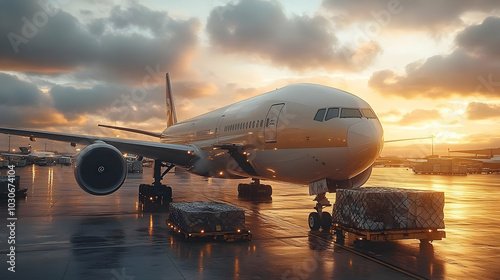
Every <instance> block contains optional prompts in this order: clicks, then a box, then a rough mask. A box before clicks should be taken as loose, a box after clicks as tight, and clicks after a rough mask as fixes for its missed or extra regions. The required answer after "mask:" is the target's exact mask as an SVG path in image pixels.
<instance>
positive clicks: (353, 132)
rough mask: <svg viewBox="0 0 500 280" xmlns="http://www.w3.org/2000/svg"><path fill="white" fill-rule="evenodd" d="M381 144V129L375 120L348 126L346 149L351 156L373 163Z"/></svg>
mask: <svg viewBox="0 0 500 280" xmlns="http://www.w3.org/2000/svg"><path fill="white" fill-rule="evenodd" d="M382 144H383V132H382V127H381V126H380V123H379V122H378V121H377V120H372V119H368V120H361V121H360V122H357V123H355V124H353V125H351V126H349V130H348V133H347V147H348V148H349V152H350V154H351V156H353V157H356V158H360V159H361V160H363V161H365V160H366V161H367V162H368V161H372V162H373V161H374V160H375V159H376V158H377V157H378V156H379V154H380V151H381V150H382Z"/></svg>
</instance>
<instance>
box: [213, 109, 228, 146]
mask: <svg viewBox="0 0 500 280" xmlns="http://www.w3.org/2000/svg"><path fill="white" fill-rule="evenodd" d="M224 117H226V115H222V116H221V117H220V119H219V121H218V122H217V126H216V127H215V142H216V143H218V142H219V136H220V134H221V132H222V124H223V123H224Z"/></svg>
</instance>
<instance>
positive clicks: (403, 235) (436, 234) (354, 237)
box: [332, 223, 446, 244]
mask: <svg viewBox="0 0 500 280" xmlns="http://www.w3.org/2000/svg"><path fill="white" fill-rule="evenodd" d="M332 233H334V234H336V235H337V238H338V240H339V239H340V240H341V241H342V240H343V241H347V243H349V244H350V243H353V242H359V241H391V240H401V239H419V240H420V242H421V243H430V242H432V241H434V240H441V239H443V238H446V232H445V231H444V230H439V229H400V230H396V229H393V230H381V231H367V230H360V229H356V228H352V227H348V226H343V225H340V224H338V223H333V225H332Z"/></svg>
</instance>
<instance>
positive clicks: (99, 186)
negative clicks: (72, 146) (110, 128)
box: [75, 142, 127, 195]
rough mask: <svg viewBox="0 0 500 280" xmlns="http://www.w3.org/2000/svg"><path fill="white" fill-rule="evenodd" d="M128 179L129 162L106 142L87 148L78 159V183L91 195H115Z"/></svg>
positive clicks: (76, 171)
mask: <svg viewBox="0 0 500 280" xmlns="http://www.w3.org/2000/svg"><path fill="white" fill-rule="evenodd" d="M126 177H127V162H126V161H125V158H124V157H123V155H122V153H121V152H120V151H119V150H118V149H117V148H115V147H113V146H111V145H109V144H106V143H104V142H97V143H95V144H92V145H90V146H88V147H86V148H85V149H83V150H82V151H81V152H80V154H78V156H77V158H76V166H75V178H76V182H77V183H78V185H80V188H82V189H83V190H84V191H86V192H88V193H90V194H94V195H107V194H110V193H113V192H114V191H116V190H118V189H119V188H120V187H121V186H122V184H123V182H124V181H125V178H126Z"/></svg>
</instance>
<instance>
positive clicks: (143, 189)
mask: <svg viewBox="0 0 500 280" xmlns="http://www.w3.org/2000/svg"><path fill="white" fill-rule="evenodd" d="M162 167H166V168H167V169H166V170H165V171H164V172H163V173H162V172H161V168H162ZM172 168H174V165H173V164H164V163H163V162H162V161H161V160H158V159H157V160H155V164H154V172H153V178H154V182H153V184H152V185H148V184H141V185H139V205H141V206H142V209H148V210H152V209H154V208H160V209H161V208H166V207H168V204H169V203H170V202H171V201H172V188H171V187H168V186H166V185H162V184H161V180H162V179H163V177H164V176H165V175H167V173H168V172H169V171H170V170H172Z"/></svg>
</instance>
